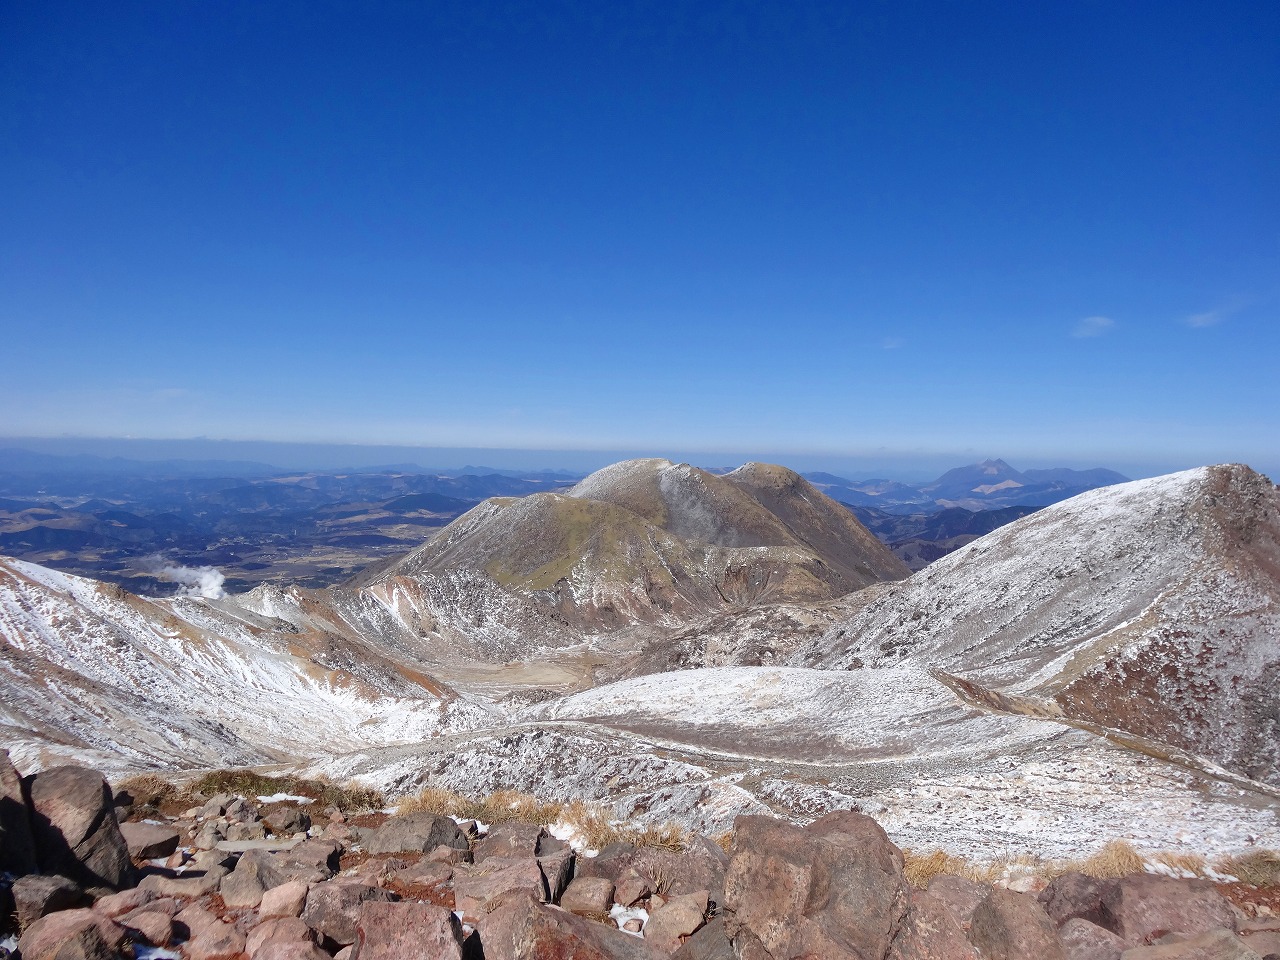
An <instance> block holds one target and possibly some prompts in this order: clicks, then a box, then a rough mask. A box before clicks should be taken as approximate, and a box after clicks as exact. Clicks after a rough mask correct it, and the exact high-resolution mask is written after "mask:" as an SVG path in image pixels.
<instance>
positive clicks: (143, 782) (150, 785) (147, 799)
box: [115, 773, 178, 807]
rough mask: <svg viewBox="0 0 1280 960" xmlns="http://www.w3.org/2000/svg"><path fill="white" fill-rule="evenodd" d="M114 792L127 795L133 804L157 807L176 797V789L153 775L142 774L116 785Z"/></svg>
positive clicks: (166, 781)
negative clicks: (131, 798)
mask: <svg viewBox="0 0 1280 960" xmlns="http://www.w3.org/2000/svg"><path fill="white" fill-rule="evenodd" d="M115 792H116V793H127V794H129V796H131V797H133V802H134V803H137V804H145V805H147V806H152V807H158V806H160V804H162V803H164V802H165V801H166V800H169V799H171V798H172V797H176V796H177V795H178V788H177V787H175V786H174V785H173V784H172V783H170V782H169V781H168V780H162V779H161V778H160V777H157V776H156V775H155V774H153V773H143V774H139V775H138V776H136V777H128V778H127V779H125V780H121V781H120V782H119V783H118V784H116V788H115Z"/></svg>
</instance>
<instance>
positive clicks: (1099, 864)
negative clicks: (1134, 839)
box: [1073, 840, 1145, 880]
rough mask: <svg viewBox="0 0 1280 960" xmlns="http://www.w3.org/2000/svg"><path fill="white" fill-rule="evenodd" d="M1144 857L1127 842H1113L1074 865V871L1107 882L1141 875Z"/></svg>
mask: <svg viewBox="0 0 1280 960" xmlns="http://www.w3.org/2000/svg"><path fill="white" fill-rule="evenodd" d="M1144 862H1145V861H1144V860H1143V859H1142V855H1141V854H1140V853H1138V851H1137V850H1135V849H1134V848H1133V844H1131V843H1129V842H1128V841H1126V840H1112V841H1111V842H1110V843H1108V844H1107V845H1106V846H1104V847H1103V848H1102V849H1101V850H1099V851H1098V852H1097V853H1095V854H1094V855H1093V856H1091V857H1089V858H1087V859H1085V860H1082V861H1080V862H1079V863H1077V864H1074V865H1073V866H1074V869H1076V870H1079V871H1080V872H1081V873H1083V874H1086V875H1088V876H1090V877H1096V878H1098V879H1099V880H1105V879H1109V878H1116V877H1127V876H1128V875H1129V874H1131V873H1141V872H1142V867H1143V864H1144Z"/></svg>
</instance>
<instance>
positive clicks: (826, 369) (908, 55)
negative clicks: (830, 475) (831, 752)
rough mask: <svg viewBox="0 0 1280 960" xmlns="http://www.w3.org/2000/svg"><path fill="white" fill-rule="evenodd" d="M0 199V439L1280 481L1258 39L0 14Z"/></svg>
mask: <svg viewBox="0 0 1280 960" xmlns="http://www.w3.org/2000/svg"><path fill="white" fill-rule="evenodd" d="M0 182H2V183H3V185H4V186H3V190H4V193H3V203H2V205H0V334H2V337H3V339H2V341H0V343H2V344H3V357H4V361H3V366H2V369H3V376H2V377H0V434H4V435H9V436H15V435H16V436H53V435H63V434H71V435H82V436H98V437H101V436H137V437H162V438H164V437H170V438H171V437H194V436H204V437H212V438H224V439H235V440H242V439H259V440H275V441H280V440H288V441H314V442H359V443H378V444H411V445H413V444H428V445H435V446H446V447H472V446H475V447H503V448H510V447H515V448H543V449H546V448H553V449H578V448H581V449H605V450H637V451H640V450H644V451H652V452H655V453H665V452H669V451H681V450H701V451H711V452H712V453H713V454H718V453H720V452H723V453H724V458H723V459H724V460H725V462H731V461H733V460H734V459H735V456H736V455H737V454H739V453H741V454H743V455H747V456H754V455H757V454H758V453H759V452H762V451H763V452H768V453H769V454H770V455H771V456H775V457H777V458H781V459H784V462H785V458H786V457H787V456H789V455H793V456H795V457H803V458H805V459H809V458H811V457H813V456H814V455H825V454H829V455H831V456H832V457H838V456H846V455H860V454H867V453H868V452H871V453H875V452H879V454H881V455H883V456H884V457H891V456H897V455H902V456H918V457H924V456H929V457H933V456H938V457H942V458H950V459H951V460H952V461H954V462H965V461H966V460H972V459H978V458H981V457H986V456H1003V457H1005V458H1006V459H1009V460H1010V461H1012V462H1014V463H1015V465H1020V466H1027V465H1031V464H1032V463H1033V462H1035V463H1045V462H1056V463H1060V464H1064V465H1074V466H1094V465H1107V466H1114V467H1116V468H1118V469H1125V470H1127V471H1128V472H1131V473H1141V472H1144V471H1145V472H1151V471H1153V470H1157V469H1172V468H1177V467H1183V466H1192V465H1195V464H1198V463H1204V462H1211V461H1224V460H1243V461H1245V462H1249V463H1253V464H1254V465H1255V466H1257V467H1259V468H1260V469H1265V470H1269V471H1272V472H1273V475H1274V473H1275V472H1280V443H1278V441H1280V402H1278V401H1277V394H1276V382H1277V376H1276V369H1277V364H1278V362H1280V325H1278V324H1277V320H1278V319H1280V4H1276V3H1273V2H1270V0H1259V2H1256V3H1232V2H1221V3H1205V2H1199V3H1194V4H1187V3H1179V2H1168V0H1164V2H1159V3H1123V4H1117V3H1111V2H1099V3H1089V2H1082V0H1072V2H1069V3H1068V2H1063V3H1027V2H1024V0H1019V2H1016V3H1012V2H1011V3H998V2H984V0H974V2H946V3H928V2H914V0H893V2H888V3H873V2H842V3H835V4H822V3H790V2H788V3H776V4H773V3H764V2H759V3H737V4H735V3H716V2H710V0H704V2H690V3H675V2H672V3H663V2H650V3H628V2H610V3H599V2H584V3H556V2H545V0H543V2H538V3H532V2H531V3H501V4H498V3H486V2H483V0H480V2H477V0H466V2H458V3H452V2H421V3H419V2H407V3H378V2H361V3H356V2H350V3H331V2H322V0H306V2H298V3H289V2H271V3H249V2H241V3H233V2H230V0H228V2H203V0H202V2H182V0H164V2H156V3H140V2H129V0H119V2H112V3H109V4H104V3H101V2H96V0H95V2H85V3H69V2H58V0H49V2H39V3H37V2H10V3H5V4H2V5H0ZM538 465H539V466H545V465H550V464H541V463H540V464H538Z"/></svg>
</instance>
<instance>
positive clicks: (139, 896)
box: [93, 887, 159, 919]
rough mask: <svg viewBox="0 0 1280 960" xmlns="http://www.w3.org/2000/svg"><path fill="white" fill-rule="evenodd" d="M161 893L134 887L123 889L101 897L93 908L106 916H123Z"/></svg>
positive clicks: (156, 897) (151, 900)
mask: <svg viewBox="0 0 1280 960" xmlns="http://www.w3.org/2000/svg"><path fill="white" fill-rule="evenodd" d="M158 897H159V894H157V893H155V892H153V891H151V890H141V889H139V888H137V887H134V888H133V889H132V890H121V891H120V892H119V893H112V894H108V895H107V896H105V897H99V898H98V899H97V901H95V902H94V904H93V909H94V910H96V911H98V913H101V914H102V915H103V916H106V917H111V918H113V919H114V918H115V917H123V916H124V915H125V914H126V913H132V912H133V911H134V910H137V909H138V908H139V907H142V906H145V905H146V904H148V903H151V902H153V901H154V900H156V899H158Z"/></svg>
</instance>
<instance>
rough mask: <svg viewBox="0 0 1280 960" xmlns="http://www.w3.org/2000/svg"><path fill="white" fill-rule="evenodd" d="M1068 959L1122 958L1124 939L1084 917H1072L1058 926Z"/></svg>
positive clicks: (1117, 959)
mask: <svg viewBox="0 0 1280 960" xmlns="http://www.w3.org/2000/svg"><path fill="white" fill-rule="evenodd" d="M1058 937H1059V939H1061V940H1062V946H1063V948H1064V949H1065V950H1066V951H1067V960H1120V954H1122V953H1124V949H1125V947H1124V941H1123V940H1121V939H1120V938H1119V937H1117V936H1116V935H1115V934H1114V933H1112V932H1111V931H1110V930H1106V929H1104V928H1102V927H1100V926H1098V925H1097V924H1096V923H1090V922H1089V921H1088V920H1086V919H1084V918H1083V917H1071V918H1070V919H1068V920H1067V921H1066V922H1065V923H1063V924H1062V926H1060V927H1059V928H1058Z"/></svg>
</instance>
